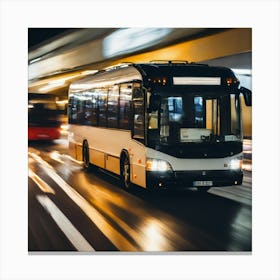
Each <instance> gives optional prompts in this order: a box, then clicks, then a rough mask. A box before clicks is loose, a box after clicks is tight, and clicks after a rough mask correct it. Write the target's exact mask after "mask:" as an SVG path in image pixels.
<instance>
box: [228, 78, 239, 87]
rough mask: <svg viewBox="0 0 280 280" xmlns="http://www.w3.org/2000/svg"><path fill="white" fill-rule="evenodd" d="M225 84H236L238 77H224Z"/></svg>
mask: <svg viewBox="0 0 280 280" xmlns="http://www.w3.org/2000/svg"><path fill="white" fill-rule="evenodd" d="M226 84H227V85H228V86H232V85H236V84H238V79H236V78H226Z"/></svg>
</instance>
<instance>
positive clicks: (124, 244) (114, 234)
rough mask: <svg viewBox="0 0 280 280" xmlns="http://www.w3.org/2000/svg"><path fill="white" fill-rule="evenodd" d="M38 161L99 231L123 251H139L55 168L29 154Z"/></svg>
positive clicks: (38, 157) (33, 154)
mask: <svg viewBox="0 0 280 280" xmlns="http://www.w3.org/2000/svg"><path fill="white" fill-rule="evenodd" d="M28 154H29V155H30V156H31V157H33V158H34V159H35V160H36V161H38V162H39V163H41V165H42V168H43V169H44V170H45V172H46V173H47V174H48V175H49V176H50V177H51V178H52V179H53V180H54V181H55V182H56V183H57V185H58V186H59V187H60V188H61V189H62V190H63V191H64V192H65V193H66V194H67V195H68V196H69V198H70V199H71V200H73V201H74V202H75V204H77V206H79V207H80V209H81V210H82V211H83V212H84V213H85V214H86V215H87V216H88V218H89V219H90V220H91V221H92V222H93V223H94V224H95V225H96V226H97V227H98V228H99V230H100V231H101V232H102V233H103V234H104V235H105V236H106V237H107V238H108V239H109V240H110V241H111V242H112V243H113V244H114V245H115V246H116V247H117V248H118V249H119V250H121V251H139V248H138V246H136V245H135V244H132V243H131V242H130V241H128V240H127V239H126V237H124V236H123V235H122V234H121V233H120V232H119V231H117V230H116V229H115V228H114V227H113V226H112V225H111V224H110V223H109V222H108V221H107V220H106V219H105V218H104V217H103V216H102V215H101V214H100V213H99V212H98V211H97V210H96V209H95V208H94V207H93V206H92V205H91V204H90V203H89V202H88V201H87V200H86V199H85V198H84V197H83V196H81V195H80V194H79V193H78V192H77V191H76V190H75V189H74V188H73V187H71V186H70V185H69V184H67V183H66V182H65V181H64V180H63V179H62V178H61V177H60V176H59V175H58V174H57V173H56V172H55V170H54V168H53V167H52V166H51V165H50V164H48V163H47V162H46V161H45V160H43V159H42V158H41V157H40V156H38V155H36V154H35V153H32V152H29V153H28Z"/></svg>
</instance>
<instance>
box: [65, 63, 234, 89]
mask: <svg viewBox="0 0 280 280" xmlns="http://www.w3.org/2000/svg"><path fill="white" fill-rule="evenodd" d="M173 77H221V78H235V75H234V73H233V72H232V70H231V69H229V68H226V67H216V66H209V65H207V64H198V63H188V62H150V63H125V64H119V65H116V66H112V67H110V68H107V69H104V70H101V71H99V72H97V73H96V74H93V75H89V76H87V77H85V78H83V79H81V80H78V81H75V82H73V83H72V84H71V85H70V89H71V90H74V91H76V90H77V91H79V90H81V89H85V88H92V87H102V86H107V85H113V84H119V83H125V82H129V81H143V83H144V84H148V83H149V82H150V81H151V80H153V79H159V78H166V80H171V79H172V78H173Z"/></svg>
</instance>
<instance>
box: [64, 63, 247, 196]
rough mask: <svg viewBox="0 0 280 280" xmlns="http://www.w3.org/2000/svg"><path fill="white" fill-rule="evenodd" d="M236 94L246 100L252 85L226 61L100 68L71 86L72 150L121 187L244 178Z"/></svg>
mask: <svg viewBox="0 0 280 280" xmlns="http://www.w3.org/2000/svg"><path fill="white" fill-rule="evenodd" d="M241 93H242V94H241ZM241 96H242V99H243V98H244V100H245V103H246V105H247V106H251V91H249V90H247V89H245V88H243V87H241V88H239V81H238V80H237V78H236V77H235V75H234V73H233V72H232V71H231V70H230V69H228V68H224V67H210V66H208V65H203V64H195V63H188V62H172V61H167V62H151V63H137V64H133V63H127V64H121V65H117V66H115V67H111V68H109V69H105V70H102V71H100V72H98V73H96V74H94V75H90V76H88V77H85V78H83V79H81V80H79V81H75V82H73V83H72V84H71V85H70V88H69V110H68V117H69V151H70V155H71V156H72V157H74V158H75V159H77V160H80V161H83V163H84V167H85V168H86V169H87V168H89V167H90V166H91V165H95V166H98V167H100V168H102V169H105V170H108V171H110V172H112V173H115V174H117V175H119V176H120V179H121V182H122V185H123V187H124V188H126V189H129V188H130V187H131V186H132V185H133V184H135V185H138V186H141V187H143V188H148V189H157V188H177V187H179V188H180V187H182V188H188V187H197V188H198V189H199V190H204V191H205V190H208V189H209V188H210V187H216V186H231V185H239V184H242V179H243V171H242V122H241V105H240V104H241Z"/></svg>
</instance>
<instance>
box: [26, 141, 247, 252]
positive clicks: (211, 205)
mask: <svg viewBox="0 0 280 280" xmlns="http://www.w3.org/2000/svg"><path fill="white" fill-rule="evenodd" d="M28 151H29V152H28V160H29V178H28V249H29V251H30V252H38V251H39V252H46V251H48V252H49V251H51V252H57V251H59V252H69V251H71V252H73V251H79V252H95V251H97V252H119V251H122V252H194V251H195V252H197V251H199V252H201V251H203V252H221V251H227V252H250V251H251V250H252V203H251V201H252V182H251V172H245V178H244V183H243V185H242V186H236V187H225V188H212V189H210V190H209V191H208V192H207V193H205V194H201V193H199V192H197V191H195V190H184V191H176V192H156V193H150V192H148V191H146V190H144V189H140V188H135V189H133V190H132V191H131V192H126V191H125V190H123V189H122V188H121V187H120V184H119V180H118V178H116V177H112V176H109V175H108V174H106V173H104V172H102V171H101V170H99V169H94V170H91V171H90V172H86V171H85V170H83V168H82V166H81V164H80V163H79V162H77V161H75V160H73V159H72V158H71V157H69V156H68V154H67V142H66V140H64V139H61V140H57V141H54V142H53V143H42V142H39V143H36V142H33V143H29V149H28Z"/></svg>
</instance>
